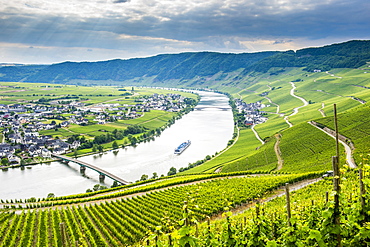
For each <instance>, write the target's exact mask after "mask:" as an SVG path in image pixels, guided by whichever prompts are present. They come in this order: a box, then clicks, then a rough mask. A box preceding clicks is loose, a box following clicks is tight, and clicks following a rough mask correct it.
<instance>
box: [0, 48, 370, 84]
mask: <svg viewBox="0 0 370 247" xmlns="http://www.w3.org/2000/svg"><path fill="white" fill-rule="evenodd" d="M367 61H370V41H349V42H345V43H340V44H333V45H329V46H324V47H318V48H306V49H301V50H298V51H296V52H294V51H286V52H277V51H269V52H258V53H242V54H231V53H227V54H225V53H216V52H188V53H180V54H163V55H157V56H153V57H148V58H134V59H128V60H120V59H117V60H110V61H102V62H80V63H77V62H64V63H59V64H52V65H28V66H26V65H13V66H1V67H0V81H22V82H48V83H81V82H89V83H90V84H91V83H94V82H102V81H103V82H111V83H113V84H117V83H119V84H121V83H122V84H125V83H126V84H127V83H129V84H132V85H134V84H141V85H144V84H148V85H152V86H154V85H155V84H156V83H160V82H162V83H163V82H166V81H171V80H176V81H178V83H180V84H181V82H182V81H189V80H194V78H203V79H204V78H208V79H209V78H212V77H215V76H216V75H218V76H216V77H217V78H222V75H225V74H228V73H231V72H235V73H236V74H238V75H241V76H242V75H246V74H248V73H250V72H253V71H255V72H263V73H264V72H267V71H268V70H270V69H271V68H273V67H305V69H306V70H308V71H312V70H314V69H321V70H329V69H331V68H356V67H359V66H362V65H364V64H365V63H366V62H367ZM198 81H199V84H201V83H202V80H198ZM203 81H204V80H203ZM192 86H197V83H195V84H194V83H193V85H192ZM198 86H199V85H198Z"/></svg>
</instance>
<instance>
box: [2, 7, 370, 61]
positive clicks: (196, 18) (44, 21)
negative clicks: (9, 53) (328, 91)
mask: <svg viewBox="0 0 370 247" xmlns="http://www.w3.org/2000/svg"><path fill="white" fill-rule="evenodd" d="M101 2H105V1H101ZM112 2H113V3H127V5H126V4H125V5H124V6H125V9H122V11H123V10H126V8H127V9H129V8H128V7H130V6H131V5H130V3H129V2H130V0H112V1H110V2H109V3H112ZM210 2H212V1H210ZM229 2H230V1H229ZM231 2H233V1H231ZM275 2H276V1H270V0H259V1H257V0H255V1H245V2H241V1H238V2H237V1H235V2H234V5H230V6H225V4H226V3H224V2H222V1H214V2H213V3H212V4H209V5H207V4H203V5H202V7H199V8H193V9H191V8H190V9H189V10H187V11H185V10H183V9H181V8H180V9H175V10H172V8H171V5H169V6H168V7H169V8H168V9H167V8H166V9H165V10H164V9H160V8H159V7H156V3H158V2H157V1H155V0H152V1H151V4H153V5H151V6H150V7H148V8H147V9H146V8H145V6H144V7H143V8H141V9H140V8H133V7H132V6H131V9H129V11H130V12H125V14H121V13H120V12H119V11H113V10H110V11H103V10H102V11H101V13H99V14H100V17H97V16H94V15H78V14H74V15H69V16H68V15H64V14H52V12H51V11H50V12H44V13H43V14H42V13H35V14H32V12H21V11H18V10H17V9H14V8H13V9H10V8H8V9H3V10H2V11H1V10H0V16H1V17H2V18H0V33H1V35H0V42H4V43H13V44H25V45H26V46H27V47H29V46H31V47H32V46H34V47H41V46H45V47H48V46H49V47H51V46H53V47H84V51H88V50H89V49H91V50H94V53H95V51H96V49H120V50H127V51H132V52H134V51H135V52H139V51H144V50H145V51H151V50H156V51H157V49H163V52H167V49H169V48H168V47H170V48H173V49H177V50H181V49H182V48H183V50H187V49H193V50H196V49H199V50H201V49H208V50H216V51H217V50H219V51H227V50H232V51H236V50H240V51H243V50H245V46H244V44H243V41H245V40H252V41H253V42H255V41H256V40H263V39H265V40H270V41H271V45H274V46H278V45H284V44H288V43H292V42H294V40H297V39H306V40H320V39H328V38H330V39H331V40H336V41H341V40H344V39H346V40H348V39H349V38H352V39H364V38H368V39H369V38H370V33H369V32H368V30H369V27H370V15H369V14H368V13H369V12H370V3H368V2H367V1H363V0H352V1H347V0H333V1H327V2H328V4H325V0H322V1H321V2H320V4H317V3H315V2H312V4H310V5H309V6H305V7H302V8H300V7H299V6H298V7H297V8H296V9H292V8H290V6H289V5H281V6H278V5H276V6H272V5H271V3H275ZM296 2H301V3H304V1H303V0H302V1H295V2H294V3H296ZM174 3H176V4H178V3H179V2H178V1H176V0H174ZM307 3H308V2H307ZM111 5H112V4H110V6H111ZM114 6H115V7H117V8H118V7H119V6H121V5H114ZM185 7H186V2H184V9H185ZM149 10H150V11H149ZM130 36H133V37H130ZM140 37H141V38H140ZM186 42H189V43H186ZM273 48H274V47H272V49H273ZM158 52H160V51H158ZM90 53H91V52H90ZM91 54H92V53H91Z"/></svg>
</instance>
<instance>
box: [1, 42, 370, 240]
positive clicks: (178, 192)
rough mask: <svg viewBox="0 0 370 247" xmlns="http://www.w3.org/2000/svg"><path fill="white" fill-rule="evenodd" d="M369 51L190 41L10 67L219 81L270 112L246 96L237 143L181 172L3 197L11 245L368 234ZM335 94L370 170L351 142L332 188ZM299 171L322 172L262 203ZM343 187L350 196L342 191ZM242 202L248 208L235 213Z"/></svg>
mask: <svg viewBox="0 0 370 247" xmlns="http://www.w3.org/2000/svg"><path fill="white" fill-rule="evenodd" d="M369 51H370V47H369V41H350V42H346V43H342V44H334V45H329V46H325V47H318V48H308V49H302V50H299V51H296V52H294V51H287V52H271V53H259V54H245V55H244V54H238V55H236V54H220V53H184V54H176V55H159V56H156V57H152V58H143V59H132V60H125V61H122V60H113V61H106V62H97V63H70V62H66V63H62V64H56V65H50V66H14V67H3V68H1V69H2V70H0V73H1V74H2V79H4V80H5V79H6V78H7V77H6V76H7V74H6V73H10V72H6V70H9V71H10V70H12V71H13V72H14V74H13V76H14V78H18V79H19V80H22V81H27V80H29V81H31V80H34V81H39V80H48V82H56V83H86V84H97V83H104V84H113V83H120V84H125V83H127V84H132V85H134V84H136V85H152V86H178V87H187V86H188V87H193V86H194V87H203V88H206V87H210V88H213V89H217V90H219V91H221V92H223V93H226V94H228V95H229V96H230V99H231V100H230V102H231V103H232V102H233V99H240V100H242V101H245V102H248V103H251V102H257V101H259V102H261V103H262V104H264V105H265V106H266V107H265V108H262V111H263V114H264V116H265V117H267V118H268V120H267V121H266V122H264V123H261V124H257V125H255V126H254V130H252V128H251V127H250V126H246V125H243V124H242V123H243V121H238V117H241V116H243V115H244V114H245V113H239V112H238V111H237V110H236V109H235V108H234V116H235V130H236V133H235V138H234V139H233V140H231V141H229V146H228V148H226V149H225V150H224V151H223V152H220V153H219V154H217V155H212V159H210V160H208V159H205V160H202V161H200V162H196V163H197V164H200V165H199V166H196V167H194V164H189V167H188V168H186V169H183V171H184V172H180V173H179V174H177V175H176V176H172V177H164V178H158V179H156V180H155V179H151V180H147V181H142V182H140V183H138V184H130V185H126V186H120V187H118V188H111V189H108V190H104V191H96V192H91V193H84V194H78V195H70V196H65V197H55V198H44V199H35V198H31V199H28V200H25V201H22V200H20V201H19V200H15V201H13V200H12V201H10V202H9V201H6V202H4V201H2V202H1V203H0V206H2V208H3V209H2V211H1V212H0V246H70V245H74V244H76V245H79V246H126V245H130V244H132V245H134V246H339V245H340V243H338V242H337V241H341V243H342V244H343V246H368V245H369V244H370V241H369V220H370V214H369V212H370V210H369V205H370V203H369V200H370V197H369V195H370V194H369V193H368V191H369V190H370V188H369V185H370V181H369V174H370V173H369V172H370V168H369V165H368V159H367V157H366V154H367V153H368V152H369V146H370V130H369V127H368V122H369V121H370V115H369V114H368V113H369V104H370V103H367V102H369V101H370V91H369V90H370V73H368V72H369V70H370V68H369V65H370V64H369V62H370V57H369ZM238 59H239V60H238ZM236 60H238V61H236ZM212 61H218V62H214V63H212ZM123 63H125V67H122V64H123ZM203 63H205V64H203ZM108 64H110V65H108ZM103 65H104V66H105V67H104V66H103ZM94 66H95V67H94ZM240 66H241V67H240ZM93 67H94V70H95V73H94V72H93V69H92V68H93ZM221 69H222V70H221ZM68 70H70V71H68ZM112 71H115V72H112ZM10 74H11V73H10ZM10 74H9V75H10ZM112 74H115V75H116V77H114V78H113V77H110V76H111V75H112ZM78 76H80V77H78ZM91 76H94V77H91ZM94 78H95V79H94ZM129 78H130V79H129ZM49 80H50V81H49ZM334 103H335V104H336V105H337V109H338V113H339V115H338V122H339V132H340V134H341V135H343V138H344V141H345V142H346V143H349V144H350V143H352V144H353V145H354V146H353V147H352V149H353V150H352V151H354V158H355V161H356V163H357V165H358V167H360V168H362V169H363V170H364V173H363V175H364V178H363V179H360V181H359V179H358V177H359V176H358V173H359V170H358V169H357V168H355V169H350V168H349V167H348V166H345V165H344V164H345V162H346V156H345V151H344V149H343V148H342V146H341V147H340V150H339V151H340V164H341V169H340V172H341V174H340V176H341V181H340V185H341V191H340V192H338V193H337V192H334V193H330V191H331V190H332V188H333V181H332V179H331V178H324V179H322V178H321V175H322V174H323V173H324V172H325V171H327V170H330V169H332V168H331V167H332V166H331V162H332V156H334V155H335V151H336V150H335V142H334V139H333V138H332V137H331V136H330V135H328V134H327V133H325V132H323V131H321V130H320V128H322V129H323V128H324V127H327V128H329V129H334V124H333V104H334ZM310 121H315V122H316V123H317V125H318V126H319V129H318V128H316V127H315V126H313V125H311V124H309V123H307V122H310ZM257 136H259V137H260V139H261V140H262V141H260V140H259V139H258V138H256V137H257ZM311 178H315V180H311ZM297 181H301V183H299V184H297V187H302V186H304V185H302V184H305V185H307V184H309V183H314V182H315V183H314V184H312V185H310V186H307V187H306V188H303V189H300V190H298V191H297V192H296V193H292V194H291V197H290V201H289V199H288V196H286V197H284V196H282V197H279V198H276V199H273V200H272V201H271V202H266V205H259V203H256V202H261V203H264V202H265V201H269V200H271V199H272V198H273V196H271V193H275V191H276V190H278V189H279V188H281V186H282V185H285V184H286V183H290V184H294V183H296V182H297ZM286 190H288V186H287V187H286ZM338 194H339V197H340V205H339V204H336V203H335V202H334V201H335V198H336V196H337V195H338ZM280 195H282V193H280ZM265 199H266V200H265ZM289 203H290V204H289ZM288 204H289V207H288ZM290 205H291V208H290ZM338 207H339V208H338ZM290 209H291V210H290ZM7 210H9V211H10V212H6V211H7ZM288 210H290V211H288ZM233 211H235V212H236V213H241V214H240V215H236V216H231V215H232V212H233ZM222 217H223V219H221V220H220V221H217V220H216V221H213V220H212V221H211V220H209V219H210V218H213V219H214V218H216V219H217V218H222ZM338 217H339V218H340V221H341V224H337V222H338V221H337V219H338ZM207 219H208V220H207ZM200 221H205V222H203V224H200V223H199V222H200Z"/></svg>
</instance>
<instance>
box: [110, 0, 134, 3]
mask: <svg viewBox="0 0 370 247" xmlns="http://www.w3.org/2000/svg"><path fill="white" fill-rule="evenodd" d="M127 2H130V0H114V1H113V3H127Z"/></svg>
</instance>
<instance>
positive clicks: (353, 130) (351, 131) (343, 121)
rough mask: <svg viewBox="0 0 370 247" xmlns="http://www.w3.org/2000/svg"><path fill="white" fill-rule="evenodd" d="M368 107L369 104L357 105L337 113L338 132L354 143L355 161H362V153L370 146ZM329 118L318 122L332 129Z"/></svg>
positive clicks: (369, 109) (332, 125) (369, 108)
mask: <svg viewBox="0 0 370 247" xmlns="http://www.w3.org/2000/svg"><path fill="white" fill-rule="evenodd" d="M369 111H370V107H369V104H365V105H363V106H359V107H357V108H354V109H352V110H349V111H347V112H345V113H342V114H340V115H339V118H338V128H339V130H340V133H341V134H342V135H344V136H345V137H347V138H349V139H350V140H351V141H352V142H353V143H354V145H355V150H354V158H355V161H356V163H360V162H362V156H363V154H367V153H368V152H369V148H370V126H369V121H370V116H369ZM330 120H331V119H330V118H324V119H320V120H318V122H319V123H321V124H323V125H325V126H328V127H329V128H331V129H334V124H333V122H332V121H330Z"/></svg>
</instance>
